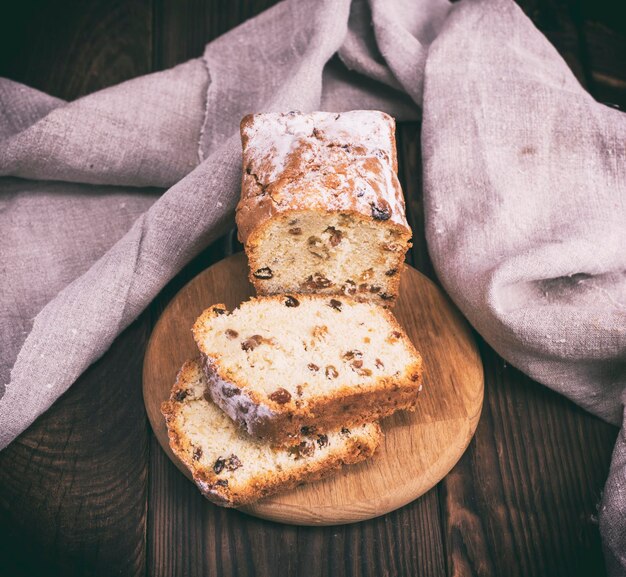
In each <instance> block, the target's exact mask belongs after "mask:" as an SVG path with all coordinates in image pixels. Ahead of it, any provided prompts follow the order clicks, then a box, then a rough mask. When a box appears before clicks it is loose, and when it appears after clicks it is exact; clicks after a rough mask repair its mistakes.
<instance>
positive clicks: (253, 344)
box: [241, 335, 264, 351]
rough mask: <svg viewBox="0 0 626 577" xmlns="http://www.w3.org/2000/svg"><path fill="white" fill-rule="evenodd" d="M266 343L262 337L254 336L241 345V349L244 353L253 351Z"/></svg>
mask: <svg viewBox="0 0 626 577" xmlns="http://www.w3.org/2000/svg"><path fill="white" fill-rule="evenodd" d="M263 341H264V339H263V337H262V336H261V335H252V336H251V337H249V338H247V339H246V340H245V341H243V342H242V343H241V349H242V350H244V351H253V350H254V349H256V348H257V347H258V346H259V345H260V344H261V343H262V342H263Z"/></svg>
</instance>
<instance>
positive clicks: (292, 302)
mask: <svg viewBox="0 0 626 577" xmlns="http://www.w3.org/2000/svg"><path fill="white" fill-rule="evenodd" d="M285 306H286V307H292V308H293V307H297V306H300V301H299V300H298V299H297V298H294V297H292V296H291V295H287V298H286V299H285Z"/></svg>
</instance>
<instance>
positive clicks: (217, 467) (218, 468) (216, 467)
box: [213, 457, 225, 475]
mask: <svg viewBox="0 0 626 577" xmlns="http://www.w3.org/2000/svg"><path fill="white" fill-rule="evenodd" d="M224 464H225V460H224V459H222V458H221V457H220V458H219V459H217V461H215V463H213V472H214V473H215V474H216V475H219V474H220V473H221V472H222V471H223V470H224Z"/></svg>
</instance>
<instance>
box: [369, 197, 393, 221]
mask: <svg viewBox="0 0 626 577" xmlns="http://www.w3.org/2000/svg"><path fill="white" fill-rule="evenodd" d="M370 206H371V207H372V218H374V220H389V219H390V218H391V206H389V203H388V202H387V201H386V200H382V199H381V200H379V201H378V204H376V203H374V202H372V203H371V204H370Z"/></svg>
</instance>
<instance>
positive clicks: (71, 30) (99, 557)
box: [0, 0, 152, 576]
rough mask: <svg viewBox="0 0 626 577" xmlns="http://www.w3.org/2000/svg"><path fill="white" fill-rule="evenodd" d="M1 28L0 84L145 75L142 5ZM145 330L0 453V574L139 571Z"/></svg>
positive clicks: (85, 84)
mask: <svg viewBox="0 0 626 577" xmlns="http://www.w3.org/2000/svg"><path fill="white" fill-rule="evenodd" d="M0 26H1V27H2V33H1V34H0V74H1V75H3V76H7V77H9V78H12V79H14V80H18V81H20V82H24V83H26V84H29V85H31V86H34V87H36V88H38V89H40V90H43V91H46V92H49V93H51V94H54V95H56V96H60V97H62V98H66V99H73V98H76V97H78V96H81V95H83V94H86V93H88V92H92V91H94V90H98V89H100V88H103V87H105V86H108V85H111V84H115V83H117V82H121V81H123V80H126V79H128V78H132V77H135V76H138V75H142V74H145V73H147V72H149V71H150V66H151V27H152V4H151V0H130V1H122V0H115V1H113V2H111V1H110V0H107V1H104V0H93V1H91V2H88V3H83V2H75V1H73V0H62V1H60V2H55V3H49V2H40V1H37V0H23V1H22V2H13V3H11V8H10V9H9V8H7V10H6V11H3V16H2V18H0ZM146 326H147V325H146V317H142V318H141V319H140V320H139V321H137V322H136V323H134V324H133V325H132V326H131V327H130V328H129V329H127V330H126V331H125V332H124V333H123V334H122V335H121V336H120V337H119V338H118V339H117V340H116V341H115V343H114V344H113V346H112V347H111V349H110V350H109V351H108V352H107V353H106V354H105V355H104V357H103V358H102V359H100V360H99V361H98V362H97V363H95V364H94V365H93V366H92V367H91V368H89V369H88V370H87V372H85V374H84V375H83V376H82V377H81V378H80V379H79V380H78V381H77V382H76V383H75V384H74V386H73V387H72V388H71V389H70V390H69V392H68V393H66V394H65V395H63V396H62V397H61V399H60V400H59V401H58V402H57V403H56V404H55V405H54V406H53V408H52V409H51V410H50V411H48V412H47V413H46V414H45V415H43V416H42V417H41V418H40V419H38V420H37V421H36V423H35V424H34V425H33V426H32V427H31V428H30V429H29V430H28V431H26V432H25V433H24V434H23V435H21V436H20V438H19V439H18V440H17V441H15V442H14V443H13V444H12V445H11V446H9V448H8V449H6V450H5V451H3V452H2V453H0V534H1V535H2V536H3V538H2V539H0V574H2V575H12V576H20V575H24V576H27V575H28V576H31V575H64V576H65V575H75V574H83V573H84V574H90V575H107V576H108V575H113V574H120V575H142V574H143V573H144V572H145V524H146V501H147V472H148V470H147V460H148V442H149V437H148V426H147V421H146V417H145V412H144V409H143V402H142V396H141V387H140V385H141V365H142V361H143V349H142V347H141V343H145V342H146V338H147V336H146V334H145V333H146ZM138 343H139V344H138Z"/></svg>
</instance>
